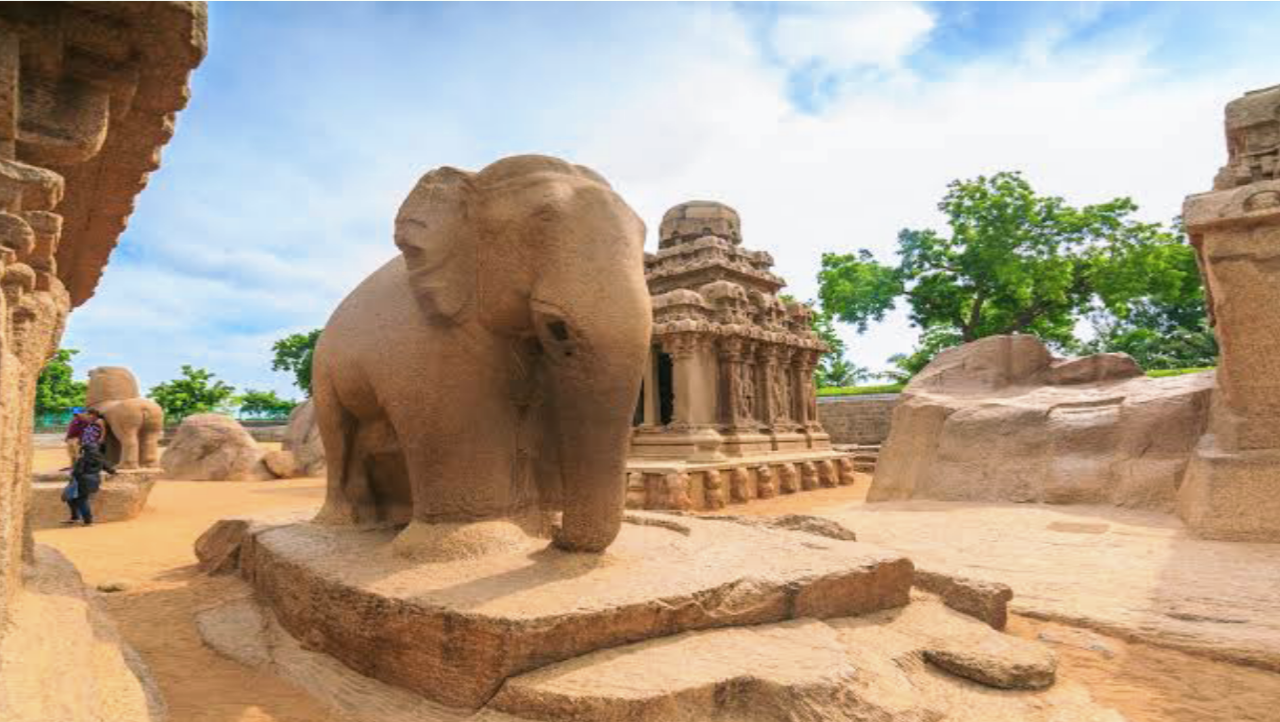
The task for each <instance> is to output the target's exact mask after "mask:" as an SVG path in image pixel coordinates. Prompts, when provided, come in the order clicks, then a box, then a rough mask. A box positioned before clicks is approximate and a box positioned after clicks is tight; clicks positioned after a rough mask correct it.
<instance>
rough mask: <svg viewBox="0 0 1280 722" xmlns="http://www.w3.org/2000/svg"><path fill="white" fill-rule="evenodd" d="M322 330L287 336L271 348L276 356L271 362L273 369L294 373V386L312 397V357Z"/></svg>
mask: <svg viewBox="0 0 1280 722" xmlns="http://www.w3.org/2000/svg"><path fill="white" fill-rule="evenodd" d="M321 330H322V329H318V328H317V329H316V330H314V331H311V332H309V333H295V334H292V335H290V336H285V337H284V338H282V339H280V340H279V341H276V343H275V345H274V346H272V347H271V350H273V351H275V354H276V355H275V358H274V359H273V360H272V361H271V369H272V370H273V371H288V372H289V373H292V374H293V383H294V385H295V386H297V387H298V388H300V389H302V392H303V393H305V394H306V395H307V396H311V357H312V355H314V354H315V350H316V342H317V341H319V340H320V331H321Z"/></svg>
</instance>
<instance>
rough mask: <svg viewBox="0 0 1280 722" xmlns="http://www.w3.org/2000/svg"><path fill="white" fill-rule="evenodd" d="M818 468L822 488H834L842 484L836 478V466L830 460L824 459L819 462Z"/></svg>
mask: <svg viewBox="0 0 1280 722" xmlns="http://www.w3.org/2000/svg"><path fill="white" fill-rule="evenodd" d="M817 466H818V483H819V484H820V485H822V486H826V487H833V486H836V485H838V484H839V483H840V482H839V480H838V479H837V478H836V465H835V464H834V463H832V461H831V460H830V459H822V460H821V461H819V462H817Z"/></svg>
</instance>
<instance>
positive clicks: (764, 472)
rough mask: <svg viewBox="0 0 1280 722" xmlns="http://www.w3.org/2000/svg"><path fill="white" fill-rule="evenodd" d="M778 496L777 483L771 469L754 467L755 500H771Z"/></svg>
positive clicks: (764, 466)
mask: <svg viewBox="0 0 1280 722" xmlns="http://www.w3.org/2000/svg"><path fill="white" fill-rule="evenodd" d="M777 495H778V482H777V479H776V478H775V475H774V473H773V467H772V466H769V465H768V464H761V465H760V466H757V467H756V498H759V499H772V498H773V497H775V496H777Z"/></svg>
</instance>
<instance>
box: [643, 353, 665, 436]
mask: <svg viewBox="0 0 1280 722" xmlns="http://www.w3.org/2000/svg"><path fill="white" fill-rule="evenodd" d="M642 398H643V403H644V410H643V411H642V416H643V420H642V421H641V423H640V425H641V426H643V427H645V428H653V427H655V426H660V425H661V423H660V422H661V419H659V417H658V416H659V412H658V351H657V349H656V348H654V347H653V346H650V347H649V360H648V362H647V363H645V366H644V392H643V396H642Z"/></svg>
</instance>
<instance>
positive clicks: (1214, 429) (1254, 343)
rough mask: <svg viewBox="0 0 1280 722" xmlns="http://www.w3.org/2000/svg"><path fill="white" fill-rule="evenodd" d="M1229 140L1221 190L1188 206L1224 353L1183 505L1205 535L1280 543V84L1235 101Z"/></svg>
mask: <svg viewBox="0 0 1280 722" xmlns="http://www.w3.org/2000/svg"><path fill="white" fill-rule="evenodd" d="M1227 138H1228V149H1229V154H1230V158H1229V160H1228V163H1227V166H1226V167H1225V168H1223V170H1222V171H1221V172H1220V173H1219V174H1218V178H1217V181H1216V183H1215V190H1214V191H1212V192H1209V193H1202V194H1198V195H1193V196H1190V197H1189V198H1187V201H1186V203H1185V205H1184V207H1183V218H1184V222H1185V223H1186V226H1187V232H1188V234H1189V235H1190V237H1191V242H1192V244H1193V245H1194V246H1195V248H1196V252H1197V257H1198V259H1199V262H1200V270H1201V273H1202V275H1203V276H1204V281H1205V291H1206V295H1207V296H1208V301H1209V307H1210V308H1209V314H1210V320H1211V322H1212V323H1213V329H1214V334H1215V335H1216V336H1217V339H1218V345H1219V348H1220V354H1221V355H1220V357H1219V360H1218V371H1217V388H1216V389H1215V390H1214V399H1213V405H1212V408H1211V410H1210V413H1209V424H1208V430H1207V432H1206V434H1205V435H1204V437H1202V438H1201V440H1200V443H1199V445H1198V446H1197V449H1196V452H1195V454H1194V456H1193V457H1192V460H1191V463H1190V464H1189V465H1188V468H1187V472H1186V475H1185V477H1184V478H1183V483H1182V485H1181V487H1180V488H1179V492H1178V511H1179V514H1180V515H1181V516H1182V518H1183V519H1184V520H1186V522H1187V523H1188V525H1190V526H1191V527H1192V529H1193V530H1195V531H1196V533H1198V534H1199V535H1201V536H1203V537H1207V538H1212V539H1231V540H1252V541H1277V542H1280V86H1276V87H1273V88H1269V89H1265V90H1261V91H1256V92H1254V93H1249V94H1246V95H1245V96H1244V97H1243V98H1240V99H1238V100H1235V101H1233V102H1232V103H1230V104H1229V105H1228V106H1227Z"/></svg>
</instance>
